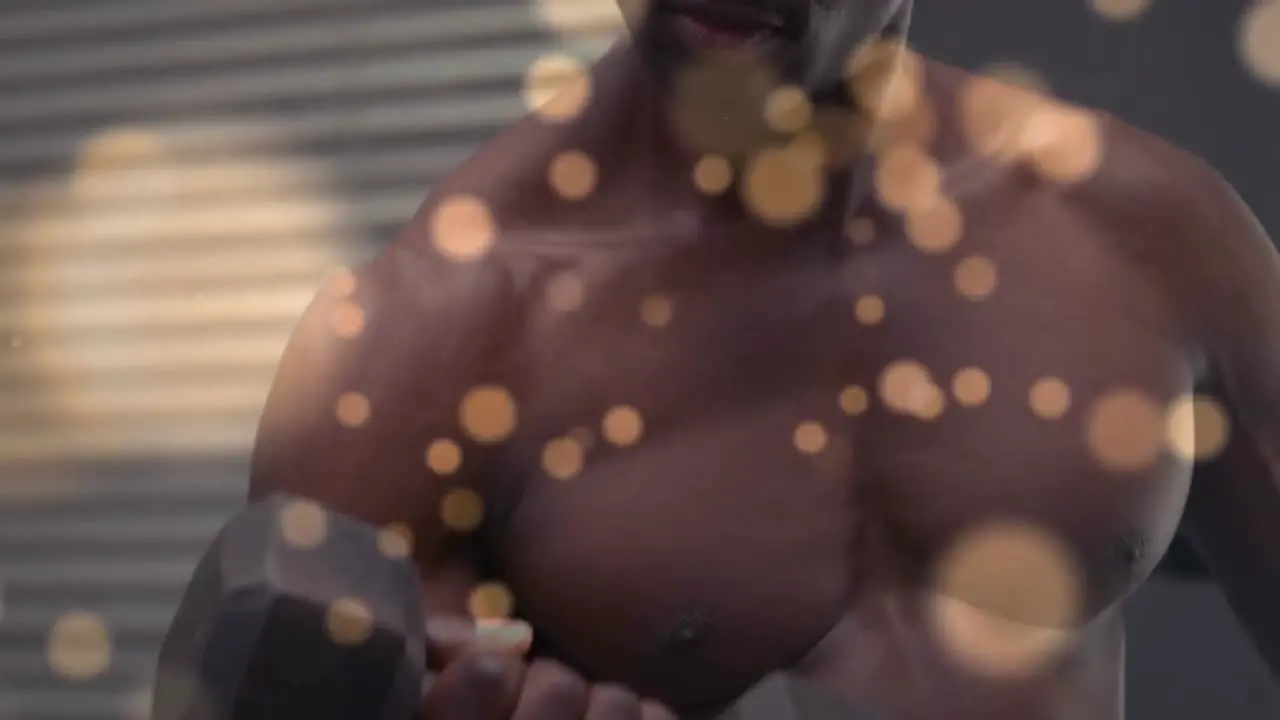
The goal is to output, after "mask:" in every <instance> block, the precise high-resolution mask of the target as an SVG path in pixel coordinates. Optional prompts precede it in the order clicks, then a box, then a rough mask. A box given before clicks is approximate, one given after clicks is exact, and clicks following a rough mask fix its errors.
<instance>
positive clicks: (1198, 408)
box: [1165, 395, 1231, 462]
mask: <svg viewBox="0 0 1280 720" xmlns="http://www.w3.org/2000/svg"><path fill="white" fill-rule="evenodd" d="M1165 439H1166V442H1167V443H1168V445H1169V448H1170V449H1171V450H1173V452H1174V453H1175V454H1177V455H1178V457H1180V458H1182V459H1183V460H1189V461H1193V462H1205V461H1208V460H1212V459H1214V458H1216V457H1217V456H1218V455H1220V454H1222V451H1223V450H1224V449H1226V447H1227V443H1228V442H1230V440H1231V416H1230V415H1229V414H1228V413H1227V411H1226V409H1225V408H1224V407H1223V406H1222V404H1221V403H1219V402H1218V401H1217V400H1214V399H1213V398H1210V397H1205V396H1203V395H1193V396H1188V397H1182V398H1178V399H1177V400H1175V401H1174V402H1173V404H1172V405H1171V406H1170V407H1169V410H1168V412H1167V413H1165Z"/></svg>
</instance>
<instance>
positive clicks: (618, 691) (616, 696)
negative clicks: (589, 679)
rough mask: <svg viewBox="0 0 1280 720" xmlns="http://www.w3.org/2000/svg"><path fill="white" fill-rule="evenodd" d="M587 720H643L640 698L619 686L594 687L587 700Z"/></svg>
mask: <svg viewBox="0 0 1280 720" xmlns="http://www.w3.org/2000/svg"><path fill="white" fill-rule="evenodd" d="M587 720H643V719H642V718H641V716H640V698H638V697H636V696H635V694H633V693H632V692H631V691H630V690H627V689H626V688H624V687H622V686H620V685H610V684H607V683H604V684H600V685H594V686H592V688H591V694H590V696H589V698H588V700H587Z"/></svg>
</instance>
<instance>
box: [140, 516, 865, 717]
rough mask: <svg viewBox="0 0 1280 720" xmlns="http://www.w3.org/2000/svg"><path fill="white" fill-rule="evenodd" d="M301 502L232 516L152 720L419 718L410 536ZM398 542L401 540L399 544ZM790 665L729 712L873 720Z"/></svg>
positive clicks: (183, 619)
mask: <svg viewBox="0 0 1280 720" xmlns="http://www.w3.org/2000/svg"><path fill="white" fill-rule="evenodd" d="M388 539H389V537H388V535H387V534H386V532H385V531H379V530H378V529H376V528H374V527H373V526H371V525H368V524H366V523H364V522H361V521H359V520H355V519H352V518H350V517H346V516H343V515H340V514H337V513H332V512H328V511H326V510H324V509H323V508H321V507H320V506H319V505H316V504H315V503H312V502H310V501H307V500H302V499H299V498H291V497H288V496H275V497H272V498H269V499H267V500H264V501H262V502H260V503H257V504H255V505H252V506H250V507H248V508H246V509H245V510H244V511H242V512H241V513H239V514H238V515H236V516H235V517H234V518H232V519H231V521H230V522H228V523H227V524H226V525H225V526H224V527H223V529H222V530H221V532H219V534H218V537H217V538H216V539H215V540H214V542H213V544H212V545H211V546H210V547H209V549H208V551H206V553H205V555H204V557H203V558H202V559H201V560H200V563H199V564H198V565H197V567H196V570H195V573H194V576H193V577H192V580H191V583H190V585H189V586H188V587H187V591H186V593H185V595H184V596H183V599H182V602H181V604H180V605H179V608H178V612H177V614H176V615H175V616H174V619H173V623H172V624H171V625H170V628H169V632H168V634H167V635H166V637H165V640H164V644H163V646H162V648H161V651H160V659H159V668H158V672H157V677H156V684H155V690H154V696H153V702H152V718H153V720H293V719H294V718H298V719H303V718H305V720H409V719H410V718H413V717H414V716H415V713H416V711H417V709H418V706H419V704H420V700H421V697H422V693H423V692H425V691H426V690H427V688H428V685H429V682H430V678H429V676H428V675H427V674H426V672H425V668H426V660H427V658H426V643H425V639H426V638H425V626H424V612H423V602H422V593H421V586H420V585H419V579H418V573H417V569H416V568H415V567H414V565H413V563H412V561H411V560H410V559H408V557H407V555H408V553H407V544H400V545H397V543H395V542H391V543H388ZM390 539H392V540H394V538H390ZM868 717H869V716H868V715H866V714H864V713H861V712H859V711H858V710H856V709H855V708H853V707H852V706H851V705H850V704H849V703H848V701H847V700H845V699H844V698H842V697H839V696H837V695H835V694H833V693H830V692H828V691H825V690H822V689H820V688H817V687H815V686H811V685H809V684H808V683H805V682H804V681H802V680H798V679H795V678H792V677H790V676H788V675H785V674H783V673H776V674H773V675H770V676H769V677H767V678H765V680H764V681H762V682H761V683H759V684H758V685H757V686H756V687H755V688H753V689H752V690H751V691H749V692H748V693H747V694H746V695H744V696H743V698H742V699H741V700H740V701H739V703H738V704H737V705H735V706H734V708H733V709H731V710H730V711H729V712H728V713H727V714H726V715H725V716H724V720H731V719H732V720H801V719H803V720H866V719H867V718H868Z"/></svg>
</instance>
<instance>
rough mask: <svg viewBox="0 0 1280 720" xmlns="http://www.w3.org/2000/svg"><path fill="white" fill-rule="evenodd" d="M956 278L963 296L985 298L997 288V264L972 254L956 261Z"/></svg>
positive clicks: (958, 290)
mask: <svg viewBox="0 0 1280 720" xmlns="http://www.w3.org/2000/svg"><path fill="white" fill-rule="evenodd" d="M954 280H955V285H956V292H958V293H960V295H961V297H964V298H967V299H969V300H985V299H986V298H988V297H990V296H991V293H993V292H995V289H996V283H997V281H998V278H997V273H996V264H995V263H994V262H992V261H991V260H990V259H989V258H986V257H982V256H981V255H971V256H969V257H967V258H965V259H963V260H961V261H960V262H958V263H956V269H955V277H954Z"/></svg>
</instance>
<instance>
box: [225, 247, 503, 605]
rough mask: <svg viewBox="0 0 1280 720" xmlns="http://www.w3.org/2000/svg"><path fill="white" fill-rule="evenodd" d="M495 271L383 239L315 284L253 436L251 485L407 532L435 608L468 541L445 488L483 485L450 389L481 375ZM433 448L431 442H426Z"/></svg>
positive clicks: (492, 320) (456, 593) (454, 588)
mask: <svg viewBox="0 0 1280 720" xmlns="http://www.w3.org/2000/svg"><path fill="white" fill-rule="evenodd" d="M507 290H508V285H507V276H506V275H505V273H503V272H502V270H501V268H500V267H499V266H498V265H497V264H496V263H495V262H489V261H480V262H473V263H466V264H455V263H451V262H450V261H448V260H446V259H444V258H441V257H440V256H438V255H433V254H431V253H430V252H429V251H420V250H417V249H413V248H409V247H405V246H403V245H394V246H391V247H390V248H388V249H387V250H385V251H383V252H382V253H381V254H379V255H378V256H377V257H375V258H374V259H373V260H371V261H370V262H368V263H366V264H364V265H362V266H360V267H357V268H355V269H354V270H353V271H351V272H350V274H349V275H344V276H341V277H339V278H336V279H335V280H334V281H331V282H330V283H328V284H327V285H326V286H325V287H324V288H323V289H322V290H321V291H320V292H319V293H318V294H317V295H316V297H315V298H314V300H313V301H312V303H311V304H310V306H309V307H308V308H307V310H306V311H305V313H304V314H303V317H302V318H301V320H300V321H299V323H298V325H297V328H296V329H295V331H294V333H293V335H292V337H291V339H290V340H289V342H288V344H287V346H286V348H285V351H284V353H283V356H282V358H281V361H280V364H279V368H278V370H277V373H276V377H275V380H274V382H273V384H272V388H271V390H270V392H269V394H268V397H267V401H266V405H265V408H264V410H263V413H262V418H261V421H260V424H259V429H258V435H257V440H256V442H255V447H254V452H253V459H252V468H251V475H250V490H249V494H250V499H257V498H261V497H263V496H266V495H269V494H273V493H280V492H283V493H288V494H291V495H298V496H302V497H307V498H310V499H314V500H316V501H317V502H319V503H321V504H322V505H324V506H325V507H327V508H329V509H331V510H333V511H334V512H339V513H343V514H346V515H350V516H352V517H355V518H358V519H360V520H363V521H365V522H368V523H370V524H373V525H375V526H380V527H381V526H388V525H392V524H399V525H403V526H405V527H407V528H409V529H410V530H411V532H412V539H413V548H414V554H415V557H416V559H417V560H418V564H419V566H420V567H421V569H422V571H423V573H424V575H423V582H424V591H425V593H426V601H427V603H428V607H430V608H432V611H433V612H461V611H462V610H463V609H464V607H465V598H466V593H467V592H468V591H469V590H470V588H471V586H472V585H474V583H475V582H476V581H477V580H478V579H479V578H478V569H477V558H476V557H475V553H476V548H475V545H476V543H475V542H472V541H470V539H469V537H468V536H467V534H466V533H462V532H458V530H464V529H465V528H450V527H447V526H446V524H445V523H444V522H443V520H442V509H441V508H442V503H444V502H445V501H446V498H447V497H449V496H450V495H451V494H456V493H458V492H463V491H464V489H465V490H469V491H470V492H475V493H477V494H482V491H481V490H480V487H481V486H482V484H483V483H482V480H483V478H482V477H481V476H480V473H481V463H480V462H479V461H480V457H481V455H482V451H483V450H485V448H484V447H482V446H480V445H478V444H477V443H475V442H473V441H471V440H470V439H469V438H468V437H467V436H466V435H465V433H463V431H462V428H460V427H459V420H458V418H459V403H460V402H461V401H462V398H463V397H464V396H465V395H466V394H467V393H468V392H469V391H470V390H471V389H472V388H473V387H476V386H478V385H480V384H483V383H493V382H495V378H494V377H493V376H492V371H491V368H493V366H494V365H495V363H494V362H493V360H494V357H493V356H494V354H495V353H496V352H498V348H497V346H496V344H495V342H494V340H496V339H497V338H496V335H495V332H494V329H495V328H496V327H498V326H499V324H500V316H501V314H502V312H503V309H504V308H505V307H506V302H505V301H506V299H507V297H506V296H507ZM432 448H434V450H432Z"/></svg>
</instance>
